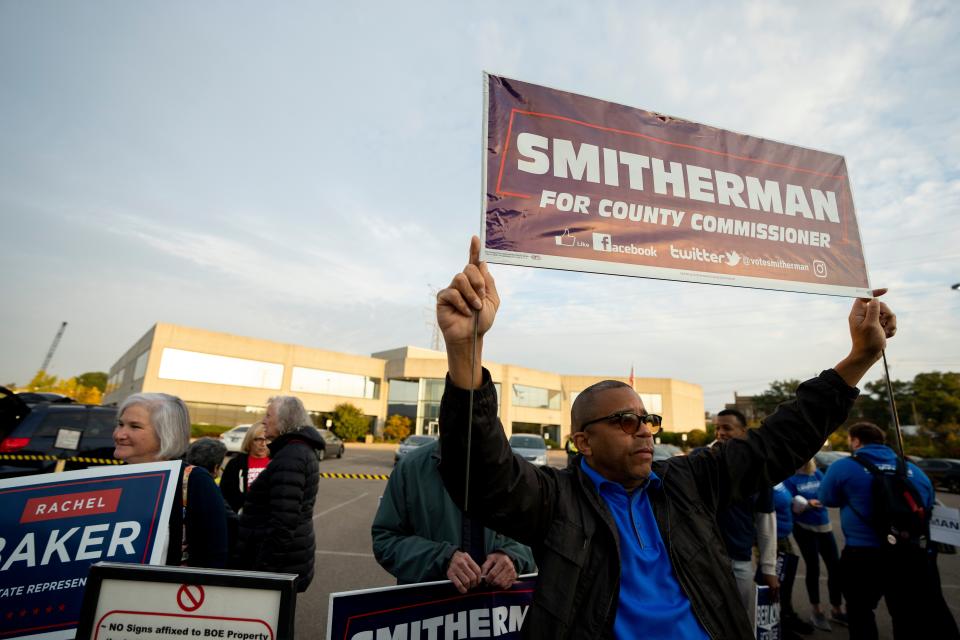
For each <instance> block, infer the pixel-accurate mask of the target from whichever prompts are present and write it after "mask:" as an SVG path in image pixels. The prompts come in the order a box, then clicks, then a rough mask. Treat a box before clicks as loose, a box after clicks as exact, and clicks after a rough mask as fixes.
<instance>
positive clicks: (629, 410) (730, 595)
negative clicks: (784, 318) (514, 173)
mask: <svg viewBox="0 0 960 640" xmlns="http://www.w3.org/2000/svg"><path fill="white" fill-rule="evenodd" d="M884 292H885V290H882V289H881V290H876V291H874V292H873V293H874V295H876V296H879V295H882V294H883V293H884ZM499 306H500V298H499V295H498V293H497V288H496V283H495V282H494V279H493V276H492V275H491V273H490V271H489V269H488V268H487V265H486V263H484V262H481V261H480V241H479V239H478V238H474V239H473V240H472V242H471V245H470V260H469V263H468V264H467V266H466V267H465V268H464V270H463V271H462V272H461V273H458V274H457V275H456V276H455V277H454V278H453V280H452V282H451V283H450V286H449V287H447V288H446V289H444V290H442V291H441V292H440V293H439V294H438V296H437V321H438V324H439V326H440V329H441V330H442V331H443V336H444V340H445V342H446V349H447V360H448V364H449V377H448V378H447V386H446V389H445V391H444V396H443V400H442V402H441V409H440V439H441V474H442V476H443V479H444V483H445V485H446V487H447V490H448V491H449V493H450V495H451V497H452V498H453V499H454V501H455V502H457V503H458V504H459V505H460V506H464V504H465V503H466V509H467V511H468V512H469V513H470V515H472V516H475V517H478V518H480V519H481V520H482V521H483V523H484V524H485V525H486V526H489V527H490V528H492V529H494V530H496V531H499V532H501V533H503V534H504V535H507V536H510V537H512V538H514V539H516V540H518V541H520V542H522V543H524V544H528V545H530V546H531V548H532V549H533V552H534V558H535V560H536V562H537V566H538V567H539V568H540V574H539V579H538V584H537V588H536V591H535V593H534V598H533V604H532V605H531V608H530V611H529V613H528V617H527V621H526V623H525V624H524V627H523V631H524V634H525V636H526V637H550V638H557V637H560V638H598V637H610V636H614V637H621V638H626V637H635V636H636V635H637V634H638V633H640V632H642V633H643V635H644V637H649V638H658V637H659V638H667V637H671V638H672V637H683V638H706V637H714V638H720V637H723V638H728V637H729V638H745V637H750V636H752V635H753V634H752V631H751V628H750V624H749V622H748V620H747V616H746V612H745V611H744V609H743V607H742V606H741V604H740V602H739V599H738V597H737V589H736V585H735V583H734V580H733V575H732V573H731V571H730V567H729V561H728V560H727V557H726V552H725V550H724V545H723V540H722V538H721V537H720V533H719V531H718V529H717V526H716V522H715V516H716V513H717V511H718V510H719V509H722V508H723V507H724V506H726V505H727V504H729V503H730V502H731V501H732V500H738V499H741V498H743V497H746V496H749V495H752V494H753V493H756V492H757V491H758V490H759V489H760V488H762V487H764V486H770V485H771V484H774V483H776V482H779V481H781V480H783V479H785V478H786V477H788V476H789V475H791V474H792V473H793V471H794V470H795V469H796V468H797V467H799V466H800V464H802V463H803V462H804V461H805V460H807V459H809V458H810V457H812V455H813V454H814V453H815V452H816V451H817V450H818V449H819V448H820V445H821V444H822V443H823V441H824V440H825V439H826V437H827V436H828V435H829V434H830V433H831V432H832V431H833V430H834V429H836V428H837V427H838V426H839V425H840V424H841V423H842V422H843V421H844V419H845V418H846V416H847V413H848V411H849V409H850V407H851V406H852V404H853V400H854V399H855V398H856V396H857V393H858V392H857V390H856V389H855V388H854V385H856V384H857V382H859V380H860V379H861V378H862V376H863V375H864V374H865V373H866V372H867V370H868V369H869V368H870V367H871V366H872V365H873V364H874V363H875V362H876V361H877V360H878V359H879V358H880V355H881V351H882V350H883V349H884V347H885V345H886V340H887V338H889V337H891V336H893V334H894V333H895V332H896V317H895V316H894V315H893V313H892V312H891V311H890V309H889V308H887V306H886V305H885V304H883V303H882V302H880V301H879V300H877V299H875V298H873V299H858V300H856V301H855V302H854V304H853V309H852V310H851V312H850V315H849V319H848V324H849V331H850V336H851V349H850V352H849V354H848V355H847V356H846V357H845V358H844V359H842V360H841V361H840V362H839V363H838V364H837V365H835V366H834V368H833V369H828V370H826V371H824V372H823V373H821V374H820V375H819V376H818V377H816V378H813V379H811V380H808V381H807V382H805V383H803V384H802V385H800V387H799V388H798V389H797V396H796V398H795V399H794V400H793V401H791V402H788V403H785V404H783V405H781V406H780V407H779V408H778V410H777V411H776V413H774V414H773V415H772V416H770V417H769V418H768V419H767V420H766V421H765V423H764V425H763V426H762V427H760V428H759V429H754V430H751V432H750V433H749V434H748V436H747V437H746V438H745V439H743V440H731V441H730V442H726V443H722V444H721V445H719V446H717V447H715V448H712V449H709V450H707V451H704V452H702V453H700V454H698V455H695V456H680V457H674V458H670V459H668V460H663V461H657V462H653V435H654V434H655V433H657V432H658V431H659V428H660V418H659V416H654V415H651V414H648V413H647V412H646V410H645V409H644V406H643V403H642V402H641V400H640V398H639V396H638V395H637V394H636V392H635V391H634V390H633V389H632V388H630V387H629V386H628V385H626V384H624V383H622V382H618V381H612V380H611V381H604V382H600V383H597V384H595V385H593V386H591V387H588V388H587V389H585V390H583V391H582V392H581V393H580V394H579V395H578V396H577V399H576V401H575V402H574V404H573V407H572V409H571V422H572V428H573V430H574V434H573V437H574V439H575V442H576V445H577V448H578V449H579V451H580V453H581V455H582V460H581V462H580V464H579V466H576V467H574V468H572V469H566V470H563V471H560V470H557V469H553V468H550V467H535V466H534V465H532V464H529V463H527V462H525V461H523V460H520V459H518V458H517V457H516V456H513V455H511V453H510V447H509V444H508V443H507V440H506V437H505V435H504V432H503V428H502V426H501V424H500V421H499V418H498V417H497V397H496V390H495V387H494V385H493V383H492V381H491V379H490V375H489V373H488V372H487V371H486V370H484V369H483V368H482V366H481V356H482V348H483V340H484V338H485V335H486V333H487V332H488V331H489V330H490V328H491V327H492V325H493V322H494V318H495V316H496V314H497V310H498V308H499ZM468 450H471V454H470V459H469V466H468V456H467V452H468ZM465 468H469V469H470V470H471V476H470V478H469V480H467V479H466V478H465V477H464V469H465ZM468 483H469V484H468Z"/></svg>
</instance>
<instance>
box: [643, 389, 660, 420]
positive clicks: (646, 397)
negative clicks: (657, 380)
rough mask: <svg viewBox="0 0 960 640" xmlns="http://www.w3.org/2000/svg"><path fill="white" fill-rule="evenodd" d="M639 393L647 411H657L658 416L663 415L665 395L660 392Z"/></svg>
mask: <svg viewBox="0 0 960 640" xmlns="http://www.w3.org/2000/svg"><path fill="white" fill-rule="evenodd" d="M638 395H639V396H640V402H642V403H643V408H644V409H646V410H647V413H655V414H657V415H658V416H662V415H663V396H661V395H660V394H659V393H641V394H638Z"/></svg>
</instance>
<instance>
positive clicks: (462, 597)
mask: <svg viewBox="0 0 960 640" xmlns="http://www.w3.org/2000/svg"><path fill="white" fill-rule="evenodd" d="M498 593H533V589H517V590H515V591H512V590H509V589H506V590H501V591H483V592H481V593H466V594H463V595H459V596H453V597H452V598H442V599H440V600H431V601H429V602H418V603H416V604H405V605H403V606H402V607H391V608H390V609H380V610H379V611H368V612H366V613H358V614H356V615H353V616H350V617H349V618H347V626H346V628H344V630H343V640H346V639H347V637H348V636H349V635H350V623H351V622H353V621H354V620H357V619H359V618H366V617H368V616H375V615H379V614H381V613H390V612H391V611H402V610H404V609H415V608H417V607H426V606H428V605H432V604H440V603H442V602H453V601H455V600H465V599H467V598H476V597H478V596H492V595H496V594H498Z"/></svg>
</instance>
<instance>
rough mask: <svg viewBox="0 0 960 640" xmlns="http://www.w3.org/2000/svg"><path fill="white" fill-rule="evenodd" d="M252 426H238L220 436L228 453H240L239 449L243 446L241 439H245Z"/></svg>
mask: <svg viewBox="0 0 960 640" xmlns="http://www.w3.org/2000/svg"><path fill="white" fill-rule="evenodd" d="M252 426H253V425H252V424H239V425H237V426H235V427H234V428H233V429H230V430H229V431H224V432H223V433H221V434H220V439H221V440H223V444H225V445H227V452H228V453H240V447H242V446H243V439H244V438H246V437H247V431H249V430H250V427H252Z"/></svg>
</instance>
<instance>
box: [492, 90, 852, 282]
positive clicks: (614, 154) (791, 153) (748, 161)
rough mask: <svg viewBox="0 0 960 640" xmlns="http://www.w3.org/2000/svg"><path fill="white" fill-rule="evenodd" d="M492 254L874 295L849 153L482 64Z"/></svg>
mask: <svg viewBox="0 0 960 640" xmlns="http://www.w3.org/2000/svg"><path fill="white" fill-rule="evenodd" d="M484 106H485V114H486V118H485V120H484V143H485V144H484V161H483V169H484V173H483V222H482V229H481V235H482V241H483V242H482V246H483V248H482V253H481V258H482V259H484V260H487V261H489V262H496V263H500V264H513V265H523V266H535V267H548V268H553V269H567V270H572V271H591V272H595V273H610V274H619V275H630V276H642V277H648V278H661V279H668V280H683V281H688V282H702V283H709V284H725V285H735V286H744V287H757V288H763V289H780V290H785V291H802V292H807V293H823V294H830V295H839V296H851V297H852V296H857V297H869V296H870V285H869V282H868V278H867V268H866V264H865V262H864V258H863V247H862V245H861V241H860V231H859V229H858V226H857V220H856V216H855V213H854V206H853V197H852V196H851V193H850V180H849V177H848V175H847V167H846V162H845V161H844V159H843V157H842V156H838V155H834V154H830V153H824V152H821V151H814V150H811V149H805V148H801V147H796V146H791V145H787V144H782V143H779V142H772V141H770V140H764V139H761V138H756V137H753V136H748V135H742V134H737V133H732V132H730V131H725V130H722V129H717V128H714V127H709V126H706V125H702V124H697V123H694V122H689V121H686V120H680V119H677V118H672V117H669V116H664V115H660V114H657V113H653V112H650V111H644V110H642V109H634V108H631V107H626V106H623V105H619V104H614V103H611V102H604V101H602V100H597V99H594V98H588V97H585V96H580V95H576V94H573V93H568V92H565V91H557V90H554V89H548V88H546V87H541V86H537V85H534V84H529V83H526V82H521V81H518V80H511V79H508V78H504V77H500V76H494V75H488V74H484Z"/></svg>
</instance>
